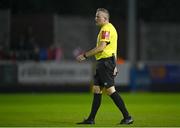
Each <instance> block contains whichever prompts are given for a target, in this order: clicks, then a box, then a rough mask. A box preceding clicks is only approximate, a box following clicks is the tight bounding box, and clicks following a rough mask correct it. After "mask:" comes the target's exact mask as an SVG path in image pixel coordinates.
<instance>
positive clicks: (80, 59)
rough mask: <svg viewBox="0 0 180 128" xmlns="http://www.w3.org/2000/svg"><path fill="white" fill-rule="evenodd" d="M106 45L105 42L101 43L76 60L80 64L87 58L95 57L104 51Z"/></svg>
mask: <svg viewBox="0 0 180 128" xmlns="http://www.w3.org/2000/svg"><path fill="white" fill-rule="evenodd" d="M106 45H107V43H106V42H101V44H100V45H99V46H97V47H95V48H93V49H91V50H89V51H87V52H85V53H83V54H81V55H79V56H78V57H77V58H76V59H77V60H78V61H79V62H81V61H83V60H85V59H86V58H87V57H90V56H93V55H96V54H97V53H99V52H102V51H103V50H104V48H105V47H106Z"/></svg>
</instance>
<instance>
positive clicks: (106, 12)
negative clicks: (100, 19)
mask: <svg viewBox="0 0 180 128" xmlns="http://www.w3.org/2000/svg"><path fill="white" fill-rule="evenodd" d="M99 11H101V12H104V13H105V14H107V18H108V19H109V18H110V14H109V11H108V10H107V9H105V8H98V9H97V10H96V12H99Z"/></svg>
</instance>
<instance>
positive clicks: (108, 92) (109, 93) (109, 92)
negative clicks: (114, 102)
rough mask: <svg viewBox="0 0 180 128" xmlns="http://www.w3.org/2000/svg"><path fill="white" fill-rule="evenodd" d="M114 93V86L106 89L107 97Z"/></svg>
mask: <svg viewBox="0 0 180 128" xmlns="http://www.w3.org/2000/svg"><path fill="white" fill-rule="evenodd" d="M115 91H116V89H115V87H114V86H112V87H109V88H106V92H107V94H108V95H111V94H113V93H114V92H115Z"/></svg>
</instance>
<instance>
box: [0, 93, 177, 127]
mask: <svg viewBox="0 0 180 128" xmlns="http://www.w3.org/2000/svg"><path fill="white" fill-rule="evenodd" d="M121 96H122V97H123V99H124V101H125V103H126V105H127V108H128V109H129V112H130V113H131V114H132V116H133V118H134V120H135V122H134V124H132V125H130V127H140V126H141V127H154V126H157V127H159V126H160V127H168V126H171V127H176V126H180V94H178V93H175V94H173V93H142V92H136V93H122V94H121ZM91 101H92V94H91V93H49V94H48V93H46V94H42V93H39V94H38V93H27V94H0V127H11V126H12V127H15V126H16V127H25V126H27V127H62V126H65V127H79V125H76V122H79V121H82V120H83V118H85V117H87V116H88V114H89V111H90V107H91ZM121 119H122V115H121V113H120V112H119V110H118V109H117V107H116V106H115V105H114V103H113V102H112V100H111V99H110V98H109V97H108V96H107V95H106V94H103V98H102V104H101V107H100V109H99V111H98V113H97V116H96V124H95V125H94V126H95V127H120V126H123V127H124V126H125V127H126V125H118V123H119V122H120V120H121ZM80 126H82V127H85V126H87V127H88V125H80Z"/></svg>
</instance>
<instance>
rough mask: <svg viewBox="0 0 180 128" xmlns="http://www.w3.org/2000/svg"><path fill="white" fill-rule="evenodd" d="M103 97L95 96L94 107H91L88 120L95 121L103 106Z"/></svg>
mask: <svg viewBox="0 0 180 128" xmlns="http://www.w3.org/2000/svg"><path fill="white" fill-rule="evenodd" d="M101 97H102V94H94V98H93V102H92V107H91V113H90V115H89V117H88V120H94V119H95V116H96V113H97V111H98V109H99V107H100V105H101Z"/></svg>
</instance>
